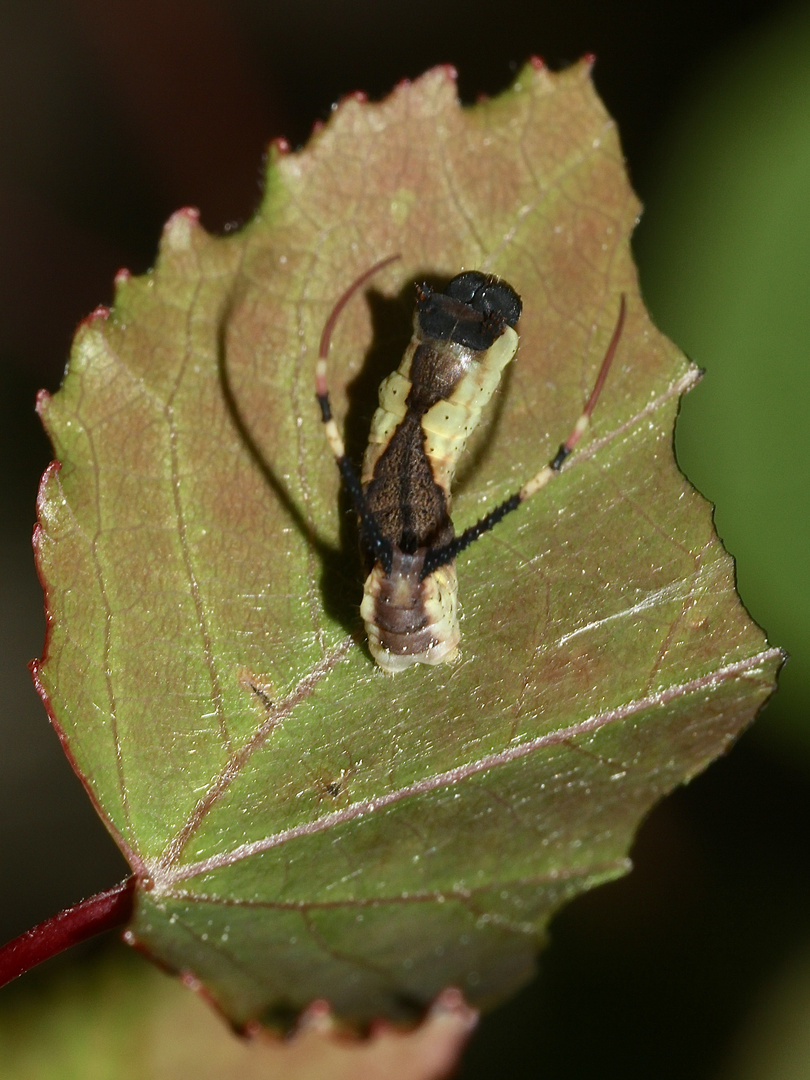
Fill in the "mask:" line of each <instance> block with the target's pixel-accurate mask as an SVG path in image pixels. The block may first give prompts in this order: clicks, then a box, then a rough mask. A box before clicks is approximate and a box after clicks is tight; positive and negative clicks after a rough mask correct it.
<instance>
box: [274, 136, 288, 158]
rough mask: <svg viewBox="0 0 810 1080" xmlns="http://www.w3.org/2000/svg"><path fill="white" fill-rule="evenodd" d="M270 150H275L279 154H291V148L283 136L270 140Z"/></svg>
mask: <svg viewBox="0 0 810 1080" xmlns="http://www.w3.org/2000/svg"><path fill="white" fill-rule="evenodd" d="M270 149H271V150H275V152H276V153H277V154H289V152H290V149H291V147H290V144H289V142H288V141H287V139H285V138H284V136H283V135H278V136H277V137H276V138H275V139H271V140H270Z"/></svg>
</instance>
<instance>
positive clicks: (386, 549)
mask: <svg viewBox="0 0 810 1080" xmlns="http://www.w3.org/2000/svg"><path fill="white" fill-rule="evenodd" d="M399 258H401V256H400V255H389V256H388V257H387V258H385V259H381V260H380V261H379V262H377V263H375V264H374V265H373V266H372V267H370V269H368V270H366V271H364V272H363V273H362V274H361V275H360V277H358V278H356V279H355V280H354V281H353V282H352V283H351V285H350V286H349V287H348V289H346V291H345V292H344V293H343V295H342V296H341V297H340V298H339V299H338V300H337V302H336V303H335V306H334V307H333V308H332V311H331V313H330V315H329V318H328V319H327V320H326V323H325V324H324V328H323V332H322V334H321V343H320V346H319V349H318V363H317V365H316V367H315V397H316V398H317V399H318V405H319V406H320V408H321V419H322V420H323V424H324V431H325V434H326V441H327V442H328V443H329V449H330V450H331V451H332V454H333V455H334V458H335V461H336V462H337V467H338V469H340V475H341V478H342V480H343V486H344V487H345V489H346V492H347V493H348V495H349V498H350V499H351V501H352V506H353V507H354V510H355V513H356V514H357V516H358V518H359V519H360V525H361V535H362V538H363V543H364V544H365V545H366V546H367V547H368V550H369V552H370V553H371V554H372V555H373V556H374V558H375V559H377V561H378V562H380V563H381V564H382V566H383V569H384V570H385V572H386V573H389V572H390V570H391V563H392V559H393V554H392V551H391V543H390V541H388V540H386V539H385V537H384V536H383V535H382V533H381V532H380V530H379V527H378V525H377V522H376V521H375V520H374V517H373V515H372V514H371V513H370V511H369V509H368V507H367V505H366V500H365V496H364V495H363V488H362V485H361V484H360V479H359V477H358V476H357V473H356V472H355V469H354V466H353V465H352V463H351V462H350V461H349V459H348V457H347V456H346V447H345V445H344V443H343V439H342V438H341V437H340V432H339V431H338V428H337V424H336V423H335V420H334V417H333V416H332V409H331V406H330V405H329V387H328V385H327V379H326V360H327V357H328V356H329V345H330V343H331V340H332V331H333V330H334V329H335V326H336V324H337V321H338V319H339V318H340V316H341V314H342V312H343V309H344V308H345V307H346V305H347V304H348V302H349V301H350V300H351V298H352V297H353V296H354V294H355V293H356V292H357V291H358V290H359V289H361V288H362V287H363V285H365V283H366V282H367V281H368V280H369V278H372V277H373V276H374V275H375V274H377V273H379V271H380V270H382V269H383V268H384V267H386V266H388V265H389V264H390V263H392V262H396V260H397V259H399Z"/></svg>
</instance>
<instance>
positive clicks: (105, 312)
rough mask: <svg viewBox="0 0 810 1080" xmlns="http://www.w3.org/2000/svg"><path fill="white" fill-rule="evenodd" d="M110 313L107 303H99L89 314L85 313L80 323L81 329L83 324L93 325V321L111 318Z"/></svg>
mask: <svg viewBox="0 0 810 1080" xmlns="http://www.w3.org/2000/svg"><path fill="white" fill-rule="evenodd" d="M109 315H110V309H109V308H108V307H107V306H106V305H105V304H99V305H98V307H96V308H93V310H92V311H91V312H90V314H89V315H85V317H84V318H83V319H82V321H81V322H80V323H79V327H78V329H81V328H82V327H83V326H92V325H93V323H95V322H97V321H98V320H101V321H102V322H103V321H104V320H105V319H108V318H109Z"/></svg>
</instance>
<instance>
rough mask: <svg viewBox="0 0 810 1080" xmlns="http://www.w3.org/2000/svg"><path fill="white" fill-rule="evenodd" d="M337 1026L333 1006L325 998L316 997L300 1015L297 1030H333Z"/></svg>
mask: <svg viewBox="0 0 810 1080" xmlns="http://www.w3.org/2000/svg"><path fill="white" fill-rule="evenodd" d="M334 1026H335V1021H334V1017H333V1015H332V1006H331V1005H330V1004H329V1002H328V1001H326V1000H325V999H324V998H316V999H315V1001H312V1002H310V1003H309V1005H307V1007H306V1009H304V1011H303V1012H302V1013H301V1015H300V1016H299V1017H298V1023H297V1024H296V1031H297V1032H301V1031H304V1030H313V1029H314V1030H317V1031H331V1030H332V1029H333V1028H334Z"/></svg>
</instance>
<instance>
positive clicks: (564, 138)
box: [37, 65, 779, 1023]
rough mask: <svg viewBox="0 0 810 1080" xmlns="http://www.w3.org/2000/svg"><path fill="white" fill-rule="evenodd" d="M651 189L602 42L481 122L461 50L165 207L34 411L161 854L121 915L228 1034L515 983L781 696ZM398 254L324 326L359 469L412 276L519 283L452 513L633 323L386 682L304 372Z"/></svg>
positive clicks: (459, 511)
mask: <svg viewBox="0 0 810 1080" xmlns="http://www.w3.org/2000/svg"><path fill="white" fill-rule="evenodd" d="M637 214H638V204H637V202H636V200H635V197H634V196H633V194H632V192H631V190H630V188H629V186H628V183H627V179H626V176H625V173H624V168H623V162H622V156H621V151H620V147H619V143H618V138H617V134H616V131H615V127H614V125H613V123H612V121H611V120H610V118H609V117H608V116H607V115H606V113H605V111H604V109H603V107H602V105H601V104H600V102H599V101H598V99H597V98H596V96H595V94H594V92H593V89H592V86H591V83H590V80H589V77H588V69H587V66H585V65H579V66H578V67H575V68H572V69H569V70H568V71H566V72H564V73H562V74H560V75H550V74H549V73H548V72H546V71H545V70H543V69H541V68H539V67H531V66H530V67H527V68H526V69H525V70H523V71H522V72H521V73H520V75H519V76H518V79H517V81H516V83H515V85H514V86H513V87H512V88H511V90H509V91H508V92H507V93H505V94H504V95H502V97H500V98H498V99H496V100H494V101H489V102H485V103H481V104H479V105H477V106H475V107H474V108H470V109H462V108H461V107H460V106H459V104H458V101H457V99H456V93H455V87H454V84H453V81H452V78H451V75H450V73H449V72H448V71H446V70H436V71H433V72H430V73H428V74H427V75H426V76H424V77H423V78H422V79H420V80H419V81H418V82H416V83H415V84H413V85H403V86H401V87H399V88H398V89H397V90H396V91H395V92H394V93H393V94H392V95H391V96H390V97H389V98H388V99H387V100H386V101H384V102H382V103H380V104H373V105H372V104H367V103H365V102H363V101H361V100H356V99H352V100H348V101H346V102H344V103H343V105H341V107H340V108H339V110H338V111H337V112H336V114H335V115H334V116H333V117H332V119H331V120H330V122H329V123H328V124H327V125H326V126H325V127H324V128H323V129H321V130H320V131H318V132H317V133H316V134H315V135H314V136H313V138H312V140H311V142H310V144H309V145H308V147H307V148H305V149H304V150H303V151H301V152H299V153H296V154H284V153H280V152H275V151H274V152H273V153H272V154H271V160H270V165H269V171H268V180H267V187H266V195H265V199H264V203H263V206H262V208H261V210H260V212H259V214H258V215H257V217H256V219H255V220H254V221H253V222H251V223H250V224H249V225H248V226H247V227H246V228H245V229H243V230H242V231H241V232H239V233H238V234H235V235H232V236H229V237H225V238H212V237H210V236H208V235H207V234H206V233H205V232H204V231H203V230H202V229H201V228H200V227H199V225H198V223H197V221H196V218H195V216H194V214H193V213H191V212H181V213H179V214H177V215H175V216H174V218H173V219H172V220H171V221H170V222H169V224H168V226H167V228H166V231H165V234H164V238H163V243H162V246H161V251H160V256H159V259H158V262H157V266H156V268H155V270H154V271H153V272H152V273H151V274H150V275H148V276H146V277H142V278H128V277H126V276H122V277H121V279H120V280H119V282H118V289H117V293H116V300H115V305H114V308H113V309H112V312H111V313H109V314H107V313H105V312H97V313H96V315H95V316H93V317H91V318H90V319H88V320H87V321H86V322H85V324H84V325H83V326H82V328H81V329H80V331H79V333H78V335H77V338H76V342H75V346H74V350H73V354H72V357H71V361H70V367H69V371H68V375H67V377H66V380H65V383H64V386H63V388H62V390H60V392H59V393H58V394H57V395H55V396H54V397H53V398H52V399H43V401H42V403H41V407H42V413H43V416H44V420H45V423H46V425H47V427H48V430H49V432H50V434H51V437H52V439H53V441H54V446H55V449H56V455H57V457H58V459H59V461H60V462H61V463H62V464H61V469H58V470H57V469H55V468H54V469H52V470H51V471H50V472H49V473H48V474H47V475H46V477H45V479H44V482H43V487H42V493H41V499H40V519H41V530H40V532H39V534H38V537H37V550H38V558H39V564H40V568H41V573H42V576H43V580H44V582H45V584H46V593H47V603H48V611H49V616H50V629H49V638H48V642H47V647H46V653H45V657H44V660H43V663H42V664H41V665H40V666H39V668H38V671H37V675H38V679H39V681H40V684H41V687H42V690H43V693H44V695H45V696H46V699H47V701H48V703H49V708H50V710H51V713H52V716H53V717H54V720H55V723H56V724H57V727H58V728H59V730H60V731H61V732H62V733H63V738H64V741H65V743H66V747H67V750H68V752H69V754H70V755H71V757H72V760H73V761H74V762H75V764H76V768H77V770H78V772H79V773H80V775H81V776H82V777H83V778H84V781H85V783H86V785H87V787H88V790H89V791H90V793H91V795H92V797H93V799H94V800H95V801H96V803H97V805H98V807H99V811H100V813H101V814H102V815H103V817H104V819H105V820H106V821H107V822H108V825H109V827H110V830H111V831H112V833H113V834H114V835H115V836H116V838H117V840H118V842H119V843H120V845H121V847H122V849H123V850H124V852H125V853H126V855H127V857H128V859H129V860H130V863H131V865H132V866H133V869H134V871H135V872H136V874H138V875H139V877H140V878H141V880H142V883H143V888H142V890H141V891H140V894H139V899H138V904H137V911H136V917H135V920H134V924H133V926H132V931H131V936H132V940H134V941H137V942H139V943H140V944H141V945H142V946H143V947H144V948H145V949H147V950H148V951H150V952H151V953H153V954H154V955H155V956H156V957H157V958H159V959H160V960H161V961H163V962H164V963H166V964H168V965H169V966H171V967H173V968H176V969H180V970H188V971H192V972H193V973H194V974H195V975H196V976H197V977H198V978H199V979H201V980H202V981H203V983H204V984H205V986H206V987H207V988H208V990H209V992H210V993H211V995H212V996H213V997H214V998H215V999H216V1000H217V1002H218V1003H219V1004H220V1006H221V1007H222V1008H223V1009H224V1011H225V1012H226V1013H227V1014H228V1015H229V1016H230V1017H231V1018H232V1019H233V1020H234V1021H235V1022H237V1023H242V1022H245V1021H247V1020H249V1019H251V1018H254V1017H257V1016H260V1017H263V1018H265V1019H273V1018H279V1019H281V1020H285V1019H288V1018H289V1017H291V1016H293V1015H295V1013H296V1012H297V1011H298V1010H299V1009H300V1008H301V1007H303V1006H305V1005H306V1004H307V1003H308V1002H310V1001H311V1000H312V999H314V998H328V999H329V1000H330V1001H331V1002H332V1003H333V1004H334V1007H335V1009H336V1011H337V1012H338V1014H339V1015H342V1016H344V1017H346V1018H349V1019H352V1020H357V1021H365V1020H368V1019H370V1018H372V1017H375V1016H388V1017H394V1018H396V1017H403V1016H408V1015H412V1014H413V1013H414V1012H415V1011H418V1010H420V1009H421V1008H423V1007H424V1006H425V1005H426V1004H427V1003H428V1002H429V1001H430V1000H431V999H432V998H433V997H434V996H435V995H436V994H437V993H438V992H439V991H440V990H441V989H442V988H443V987H445V986H447V985H457V986H459V987H460V988H462V989H463V991H464V993H465V994H466V995H467V997H468V998H469V999H470V1000H471V1001H472V1002H473V1003H476V1004H483V1005H486V1004H488V1003H490V1002H493V1001H495V1000H497V999H498V998H500V997H501V996H503V995H504V994H505V993H507V992H509V991H510V990H512V989H513V988H515V987H516V986H518V985H519V984H520V983H521V982H523V981H524V980H525V979H526V978H527V977H528V976H529V974H530V972H531V970H532V966H533V960H534V955H535V953H536V951H537V948H538V944H539V942H540V941H541V940H542V936H543V931H544V927H545V925H546V922H547V920H548V918H549V916H550V914H551V913H552V912H553V911H554V910H555V909H556V908H557V907H558V906H559V905H560V904H562V903H563V902H564V901H565V900H566V899H568V898H569V897H571V896H573V895H575V894H576V893H577V892H579V891H581V890H583V889H585V888H589V887H590V886H592V885H594V884H597V883H598V882H600V881H604V880H606V879H609V878H611V877H614V876H616V875H617V874H621V873H623V872H624V871H625V870H626V869H627V866H628V862H627V851H628V848H629V845H630V842H631V839H632V836H633V832H634V830H635V828H636V826H637V824H638V822H639V820H640V818H641V816H642V815H643V814H644V813H645V811H646V810H647V809H648V808H649V807H650V805H651V804H652V803H653V802H654V801H655V800H656V799H657V798H658V797H660V796H661V795H662V794H663V793H664V792H666V791H668V790H670V789H671V788H672V787H673V786H675V785H676V784H678V783H680V782H682V781H683V780H685V779H688V778H689V777H691V776H693V775H694V774H695V773H696V772H698V771H700V770H701V769H702V768H704V767H705V765H706V764H707V763H708V762H709V761H710V760H711V759H712V758H713V757H715V756H716V755H717V754H718V753H720V752H722V751H723V750H724V749H725V748H726V747H727V746H728V745H729V743H730V741H731V740H732V739H733V738H734V736H735V735H736V734H737V733H738V732H739V730H740V729H741V727H742V726H744V724H745V723H746V722H747V721H748V720H750V718H751V717H752V716H753V714H754V712H755V711H756V709H757V707H758V706H759V704H761V702H762V701H763V700H764V698H765V697H766V696H767V694H768V693H769V692H770V689H771V686H772V680H773V676H774V673H775V669H776V667H777V666H778V663H779V654H778V652H777V651H776V650H767V647H766V643H765V641H764V639H763V636H762V634H761V632H760V631H759V630H758V628H757V627H756V626H754V625H753V624H752V622H751V621H750V620H749V618H748V617H747V615H746V614H745V612H744V610H743V609H742V607H741V606H740V604H739V601H738V599H737V597H736V594H735V591H734V582H733V568H732V563H731V560H730V559H729V557H728V556H727V555H726V554H725V552H724V551H723V549H722V547H721V545H720V544H719V542H718V541H717V539H716V537H715V535H714V531H713V528H712V521H711V513H710V508H709V506H708V504H707V503H706V502H705V501H704V500H703V499H702V498H701V497H700V496H699V495H697V494H696V493H695V492H694V491H693V490H692V489H691V487H690V485H689V484H688V483H687V482H686V481H685V480H684V479H683V477H682V476H681V475H680V473H679V472H678V470H677V468H676V466H675V463H674V460H673V456H672V427H673V422H674V418H675V414H676V410H677V406H678V399H679V395H680V394H681V393H682V392H683V391H684V390H686V389H688V388H689V387H690V386H691V385H692V384H693V383H694V382H695V380H696V372H695V369H694V368H693V367H691V365H690V364H689V363H688V362H687V361H686V360H685V358H684V357H683V356H682V354H680V353H679V352H678V351H677V350H676V349H675V348H674V347H673V346H672V345H671V344H670V343H669V342H667V341H666V340H665V339H664V338H663V337H662V336H661V335H660V334H659V333H658V332H657V331H656V330H655V329H654V327H653V326H652V325H651V324H650V322H649V320H648V318H647V315H646V313H645V311H644V308H643V305H642V302H641V300H640V298H639V294H638V287H637V282H636V275H635V270H634V267H633V265H632V261H631V256H630V249H629V236H630V232H631V230H632V227H633V224H634V222H635V220H636V217H637ZM395 252H399V253H401V256H402V258H401V260H400V261H399V262H397V263H395V264H393V265H392V266H390V267H388V268H387V269H386V270H385V271H384V272H382V273H381V274H380V275H379V277H378V278H377V279H375V282H374V283H373V285H372V287H371V289H370V291H369V292H367V293H366V294H365V295H360V296H358V297H356V298H355V299H354V300H353V301H352V303H351V305H350V306H349V308H348V309H347V311H346V312H345V314H344V316H343V318H342V321H341V322H340V323H339V324H338V327H337V330H336V332H335V335H334V338H333V345H332V355H331V357H330V365H331V370H330V377H331V383H332V389H333V408H334V411H335V414H336V416H337V417H338V418H339V421H340V422H341V425H342V426H343V425H344V424H345V431H346V437H347V442H348V446H349V451H350V453H351V455H352V456H353V457H354V458H355V460H358V459H359V457H360V456H361V454H362V446H363V442H364V439H365V436H366V433H367V429H368V420H369V418H370V414H371V412H372V411H373V407H374V403H375V396H376V386H377V384H378V383H379V381H380V379H381V378H382V377H383V376H384V375H385V374H387V372H388V371H390V370H391V369H392V368H393V367H394V366H395V365H396V362H397V360H398V357H399V355H401V352H402V350H403V348H404V347H405V345H406V343H407V340H408V338H409V336H410V320H411V312H412V305H413V295H414V293H413V285H414V282H416V281H420V280H423V279H427V280H429V281H431V282H432V283H437V284H442V283H444V282H446V280H447V279H449V278H450V277H451V276H453V275H454V274H455V273H457V272H458V271H459V269H461V268H476V269H482V270H485V271H489V272H494V273H497V274H500V275H502V276H503V277H505V278H506V279H507V280H508V281H510V282H511V283H512V284H513V285H514V287H515V288H516V289H517V290H518V292H519V293H520V294H521V296H522V298H523V302H524V315H523V317H522V319H521V322H520V326H519V329H520V334H521V345H520V350H519V354H518V358H517V360H516V361H515V364H514V365H513V370H512V371H511V372H510V373H508V374H507V376H506V377H505V379H504V381H503V384H502V388H501V393H500V394H499V395H498V398H497V401H496V403H495V406H494V408H492V409H491V411H490V413H489V416H488V418H487V419H486V420H485V421H484V423H483V424H482V425H481V427H480V428H479V430H478V432H477V433H476V437H475V439H474V440H473V443H472V445H471V447H470V449H469V450H468V453H467V456H466V459H465V461H464V462H463V463H462V469H461V473H460V476H459V477H458V482H457V493H456V496H455V499H454V518H455V521H456V525H457V528H458V529H461V528H463V527H464V526H466V525H468V524H471V523H472V522H473V521H475V520H476V519H477V518H478V517H479V516H481V514H482V513H483V512H484V511H485V510H486V509H488V508H490V507H491V506H492V505H494V504H496V503H497V502H498V501H500V500H501V499H503V498H504V497H505V496H506V495H508V494H510V493H511V492H512V491H513V490H514V489H516V488H517V487H519V486H520V484H521V483H522V481H523V480H524V479H525V478H526V477H527V476H528V475H530V474H531V473H533V472H534V471H535V470H536V469H537V467H538V466H539V465H540V464H541V463H542V462H543V461H544V460H547V459H548V458H549V457H550V456H552V455H553V453H554V451H555V450H556V447H557V445H558V444H559V442H560V440H561V439H562V438H564V437H565V436H566V435H567V433H568V431H569V429H570V427H571V425H572V423H573V421H574V420H575V419H576V417H577V415H578V414H579V412H580V410H581V408H582V405H583V403H584V401H585V398H586V397H587V394H588V392H589V390H590V387H591V384H592V382H593V380H594V378H595V375H596V372H597V370H598V368H599V364H600V362H601V358H602V355H603V353H604V350H605V348H606V345H607V342H608V340H609V338H610V334H611V331H612V329H613V326H614V323H615V320H616V315H617V311H618V306H619V297H620V295H621V294H622V293H624V294H625V295H626V297H627V303H628V315H627V323H626V327H625V331H624V334H623V336H622V340H621V343H620V347H619V351H618V355H617V358H616V362H615V364H614V368H613V370H612V372H611V375H610V378H609V381H608V384H607V386H606V388H605V391H604V394H603V396H602V399H601V400H600V403H599V406H598V409H597V412H596V414H595V417H594V424H593V428H592V433H591V434H589V436H588V438H587V440H586V441H585V442H584V443H583V445H582V449H581V450H580V451H578V452H577V453H576V454H575V455H574V456H573V457H572V458H571V459H570V464H569V466H568V467H567V468H566V469H565V470H564V472H563V473H562V475H561V476H560V477H559V479H557V480H556V481H555V482H554V483H553V484H552V485H551V486H550V487H549V488H548V489H547V490H546V491H545V492H544V493H543V494H542V495H540V496H538V497H537V498H536V499H534V500H532V501H530V502H529V503H528V504H526V505H525V506H523V507H521V508H520V509H519V510H518V511H517V512H516V513H514V514H512V515H511V516H510V517H509V518H508V519H507V520H505V521H504V522H503V524H501V525H500V526H498V528H497V530H495V531H494V532H493V533H491V534H490V535H488V536H486V537H484V538H483V539H482V540H480V541H479V542H478V543H477V544H475V545H473V547H472V548H471V549H470V550H469V552H468V553H465V554H464V555H463V556H462V557H461V558H460V560H459V579H460V590H461V604H462V611H463V616H462V624H461V627H462V643H461V648H462V657H461V659H460V661H459V662H458V663H456V664H454V665H446V666H443V667H439V668H436V669H422V668H419V669H415V670H410V671H408V672H406V673H404V674H402V675H400V676H398V677H396V679H390V678H388V677H386V676H384V675H383V674H382V673H381V672H380V671H379V670H378V669H376V668H375V666H374V664H373V663H372V661H371V660H370V658H369V655H368V653H367V650H366V648H365V645H364V644H363V641H362V630H361V628H360V624H359V617H358V611H357V609H358V604H359V599H360V595H361V577H362V575H361V568H360V561H359V557H358V556H356V554H355V551H356V534H355V530H354V526H353V523H352V520H351V515H349V514H348V513H347V506H346V504H345V501H344V500H343V499H342V498H341V495H340V491H339V483H338V476H337V470H336V469H335V465H334V461H333V460H332V458H331V456H330V455H329V452H328V450H327V448H326V444H325V440H324V437H323V432H322V429H321V424H320V421H319V415H318V411H317V408H316V405H315V401H314V393H313V375H314V365H315V359H316V353H317V347H318V340H319V337H320V333H321V330H322V327H323V324H324V321H325V319H326V318H327V316H328V314H329V311H330V309H331V307H332V305H333V303H334V301H335V300H336V299H337V297H338V296H339V295H340V294H341V293H342V292H343V291H344V289H345V288H346V286H347V285H348V284H349V283H350V282H351V281H352V280H353V279H354V278H355V277H356V276H357V275H358V274H360V273H362V272H363V271H364V270H365V269H367V268H368V267H369V266H370V265H371V264H372V263H374V262H376V261H378V260H379V259H381V258H383V257H385V256H386V255H388V254H392V253H395Z"/></svg>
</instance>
